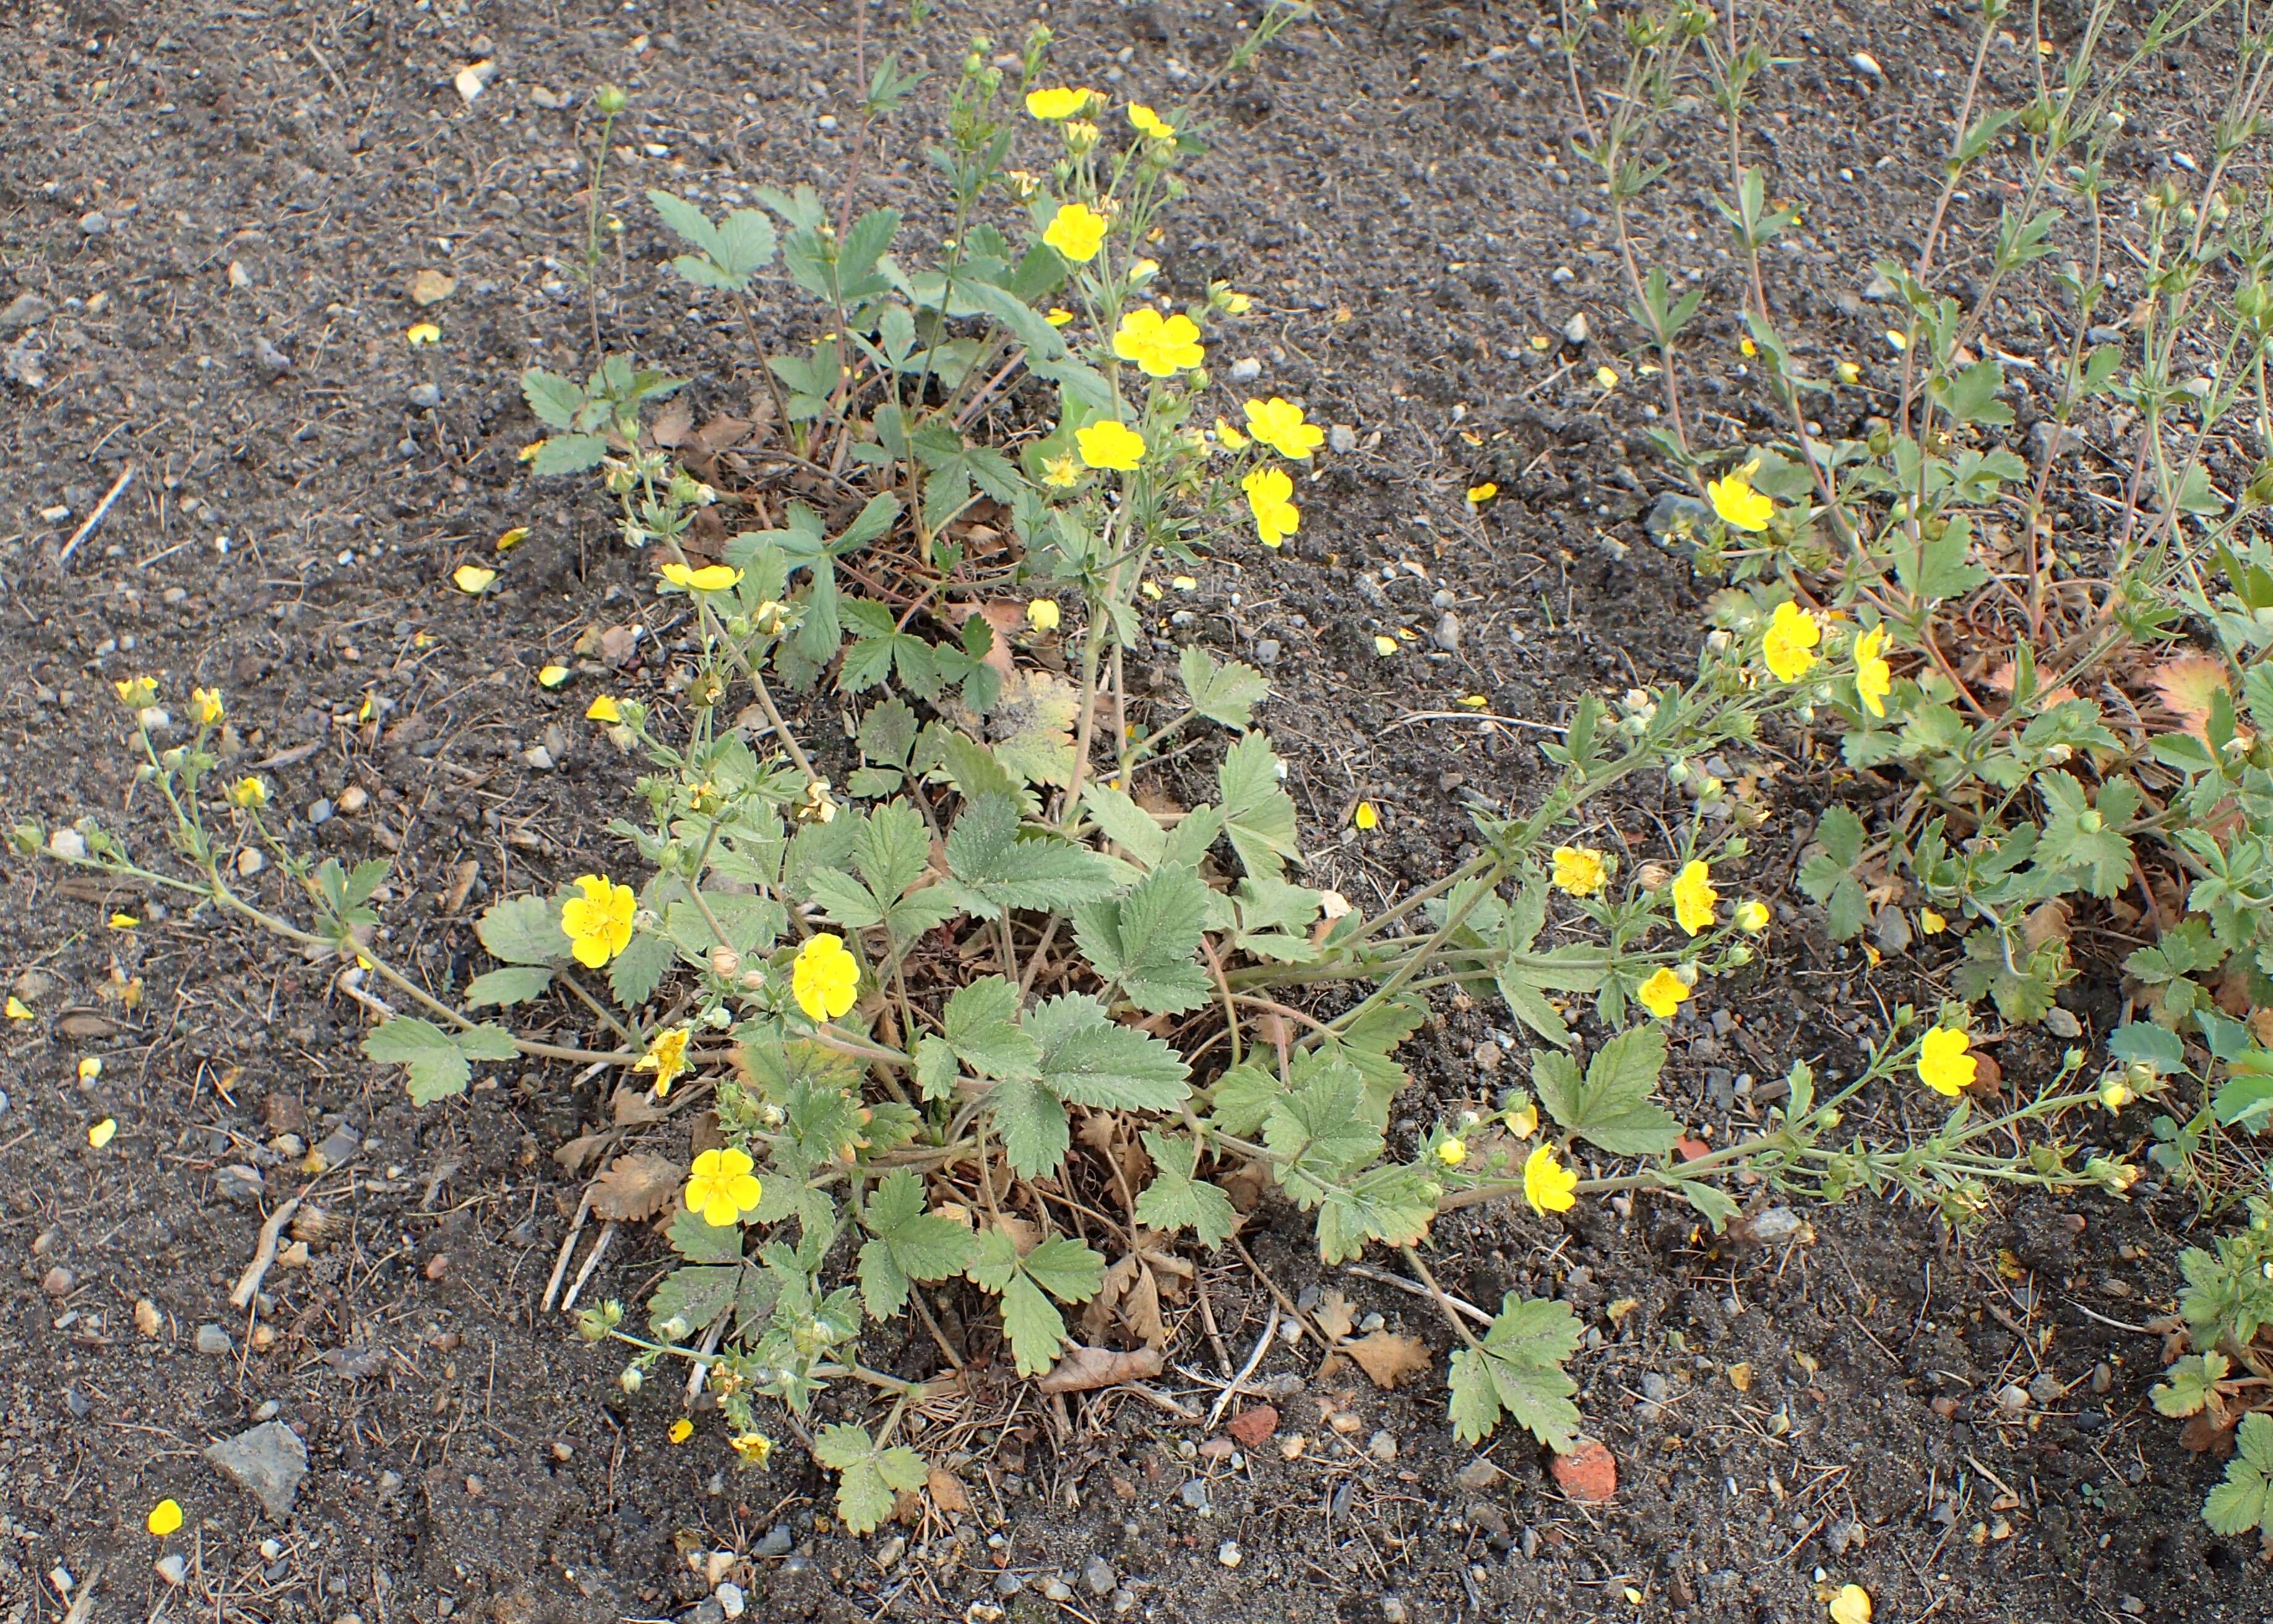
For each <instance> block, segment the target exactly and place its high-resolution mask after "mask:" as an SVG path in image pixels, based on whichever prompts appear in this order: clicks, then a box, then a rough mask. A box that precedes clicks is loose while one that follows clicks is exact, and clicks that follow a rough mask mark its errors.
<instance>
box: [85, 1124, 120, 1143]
mask: <svg viewBox="0 0 2273 1624" xmlns="http://www.w3.org/2000/svg"><path fill="white" fill-rule="evenodd" d="M117 1132H118V1119H117V1118H116V1116H106V1117H104V1118H103V1119H102V1120H101V1122H99V1123H96V1124H94V1126H93V1127H92V1128H89V1129H88V1130H87V1131H86V1142H87V1143H88V1144H90V1145H92V1146H94V1147H95V1148H96V1149H97V1150H101V1148H102V1147H104V1146H105V1145H108V1144H109V1143H110V1141H111V1140H112V1139H114V1138H116V1135H117Z"/></svg>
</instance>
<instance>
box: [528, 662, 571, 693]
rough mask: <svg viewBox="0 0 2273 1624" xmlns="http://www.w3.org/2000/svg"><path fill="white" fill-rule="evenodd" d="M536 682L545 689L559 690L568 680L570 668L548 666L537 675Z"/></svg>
mask: <svg viewBox="0 0 2273 1624" xmlns="http://www.w3.org/2000/svg"><path fill="white" fill-rule="evenodd" d="M536 680H537V683H538V685H539V686H540V687H543V688H559V686H560V685H561V684H562V683H563V682H566V680H568V667H567V666H566V665H547V666H545V667H544V669H543V670H542V671H540V672H538V673H536Z"/></svg>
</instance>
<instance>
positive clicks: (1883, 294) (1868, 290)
mask: <svg viewBox="0 0 2273 1624" xmlns="http://www.w3.org/2000/svg"><path fill="white" fill-rule="evenodd" d="M1900 291H1901V289H1898V288H1896V287H1895V286H1894V278H1893V277H1891V276H1889V275H1887V274H1886V272H1884V271H1872V273H1871V280H1870V281H1868V282H1864V284H1863V297H1864V298H1866V299H1868V300H1870V301H1871V303H1872V304H1873V305H1883V304H1885V303H1886V302H1887V300H1888V299H1891V298H1893V297H1894V295H1895V294H1897V293H1899V292H1900Z"/></svg>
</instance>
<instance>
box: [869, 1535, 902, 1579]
mask: <svg viewBox="0 0 2273 1624" xmlns="http://www.w3.org/2000/svg"><path fill="white" fill-rule="evenodd" d="M907 1552H908V1541H907V1536H905V1535H904V1534H895V1535H893V1536H892V1537H891V1538H889V1539H887V1540H886V1541H884V1543H883V1544H882V1545H881V1546H879V1547H878V1548H877V1551H876V1566H877V1567H879V1568H882V1569H883V1570H884V1571H885V1572H886V1573H889V1572H891V1571H892V1569H893V1568H896V1567H898V1566H899V1565H900V1558H902V1557H903V1556H905V1555H906V1554H907Z"/></svg>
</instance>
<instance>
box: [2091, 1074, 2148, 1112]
mask: <svg viewBox="0 0 2273 1624" xmlns="http://www.w3.org/2000/svg"><path fill="white" fill-rule="evenodd" d="M2138 1097H2139V1096H2138V1095H2137V1094H2134V1092H2133V1091H2132V1088H2131V1085H2130V1084H2128V1083H2127V1082H2125V1081H2124V1080H2123V1079H2121V1078H2120V1077H2110V1078H2108V1079H2106V1080H2105V1081H2104V1082H2103V1083H2101V1084H2100V1085H2099V1103H2100V1107H2101V1109H2104V1110H2107V1111H2110V1112H2113V1111H2119V1110H2121V1109H2123V1108H2124V1107H2125V1106H2127V1105H2128V1104H2130V1103H2131V1101H2134V1100H2135V1099H2137V1098H2138Z"/></svg>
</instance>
